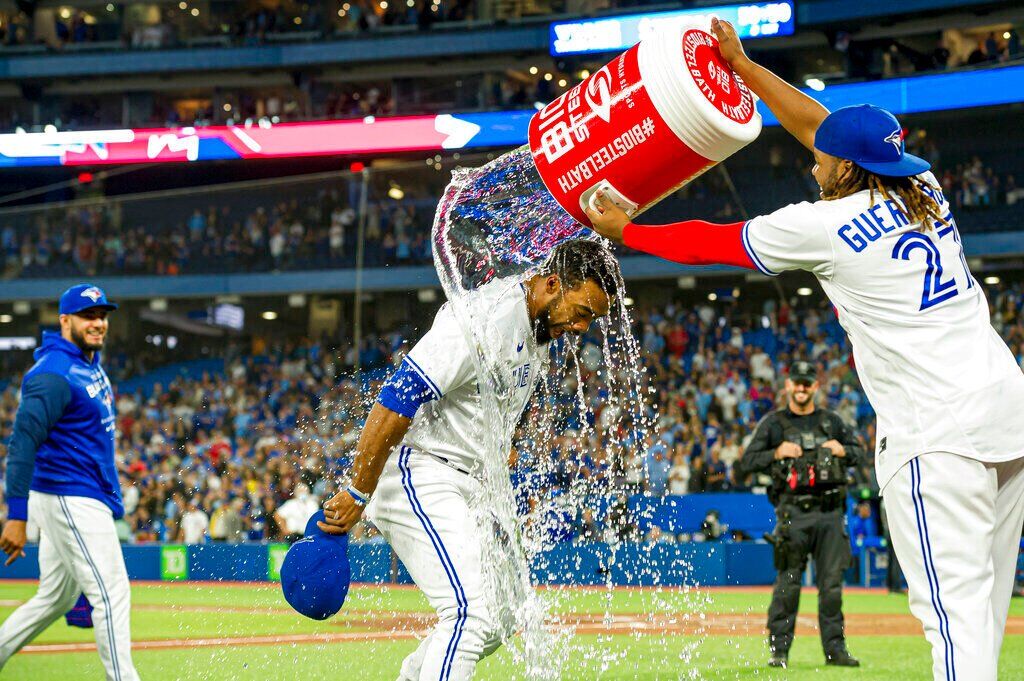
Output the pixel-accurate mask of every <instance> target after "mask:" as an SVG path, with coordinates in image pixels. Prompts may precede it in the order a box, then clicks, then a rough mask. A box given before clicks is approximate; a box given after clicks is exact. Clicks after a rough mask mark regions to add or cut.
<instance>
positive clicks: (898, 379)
mask: <svg viewBox="0 0 1024 681" xmlns="http://www.w3.org/2000/svg"><path fill="white" fill-rule="evenodd" d="M712 28H713V31H714V33H715V35H716V36H717V38H718V40H719V41H720V44H721V52H722V56H723V57H724V58H725V59H726V61H728V63H729V65H730V66H731V67H732V69H733V70H734V71H735V72H736V73H737V74H738V75H739V76H740V77H741V78H742V79H743V80H744V81H745V82H746V84H747V85H748V86H749V87H750V89H751V90H752V91H753V92H754V93H755V94H757V95H758V96H759V97H760V98H761V100H762V101H763V102H764V103H765V104H766V105H767V106H768V107H769V108H770V109H771V110H772V112H773V113H774V114H775V115H776V116H777V117H778V119H779V121H780V122H781V123H782V125H783V126H784V127H785V129H786V130H787V131H789V132H790V134H792V135H793V136H794V137H796V138H797V139H798V140H799V141H800V143H801V144H803V145H804V146H805V147H807V148H808V149H809V150H810V151H811V152H812V153H813V154H814V158H815V161H816V165H815V167H814V171H813V173H814V177H815V179H816V180H817V181H818V183H819V185H820V186H821V200H820V201H817V202H814V203H807V202H804V203H799V204H794V205H790V206H786V207H784V208H781V209H779V210H777V211H775V212H774V213H771V214H770V215H764V216H760V217H756V218H754V219H752V220H749V221H747V222H738V223H734V224H730V225H715V224H710V223H707V222H702V221H698V220H693V221H687V222H681V223H676V224H672V225H665V226H661V227H642V226H638V225H634V224H631V223H630V221H629V218H628V217H627V216H626V214H625V213H624V212H623V211H621V210H619V209H618V208H616V207H615V205H614V204H613V203H612V202H611V201H609V200H607V197H604V198H603V199H600V209H599V210H591V211H589V212H588V215H589V217H590V218H591V220H592V222H593V224H594V226H595V228H596V229H597V231H598V232H600V233H601V234H603V235H604V236H606V237H608V238H610V239H613V240H615V241H618V242H624V243H625V244H626V245H627V246H630V247H631V248H635V249H637V250H641V251H645V252H647V253H651V254H653V255H657V256H661V257H663V258H667V259H669V260H673V261H676V262H681V263H687V264H709V263H718V264H728V265H735V266H739V267H746V268H749V269H757V270H760V271H761V272H763V273H764V274H767V275H770V276H774V275H777V274H779V273H780V272H783V271H786V270H806V271H808V272H811V273H813V274H814V275H815V276H816V277H817V279H818V281H819V282H820V283H821V286H822V288H823V289H824V291H825V293H826V295H827V296H828V297H829V299H830V300H831V301H832V303H833V305H834V306H835V308H836V310H837V313H838V316H839V322H840V323H841V324H842V326H843V328H844V329H846V332H847V333H848V334H849V337H850V343H851V345H852V347H853V353H854V357H855V359H856V362H857V369H858V374H859V376H860V380H861V383H862V384H863V385H864V389H865V391H866V392H867V395H868V397H869V399H870V400H871V404H872V405H873V407H874V408H875V411H876V412H877V414H878V428H877V433H878V434H877V441H876V443H875V466H876V469H877V476H878V483H879V485H880V486H881V488H882V493H883V495H884V497H885V503H886V511H887V513H888V518H889V529H890V531H891V534H892V539H893V543H894V545H895V547H896V552H897V554H898V555H899V560H900V564H901V565H902V566H903V569H904V571H905V573H906V577H907V581H908V583H909V586H910V607H911V610H912V611H913V613H914V616H915V617H917V618H918V619H919V620H920V621H921V623H922V624H923V625H924V630H925V636H926V637H927V639H928V641H929V642H930V643H931V646H932V659H933V665H934V666H933V671H934V677H935V678H936V679H956V678H961V679H966V678H970V679H972V680H978V681H994V680H995V678H996V665H997V661H998V659H999V649H1000V647H1001V645H1002V640H1003V631H1004V628H1005V624H1006V617H1007V611H1008V609H1009V604H1010V595H1011V592H1012V588H1013V583H1014V572H1015V568H1016V562H1017V554H1018V544H1019V542H1020V533H1021V526H1022V523H1024V410H1022V409H1021V405H1022V404H1024V375H1022V373H1021V370H1020V368H1019V367H1018V366H1017V363H1016V362H1015V361H1014V358H1013V356H1012V355H1011V353H1010V352H1009V350H1008V349H1007V347H1006V345H1005V344H1004V343H1003V342H1002V341H1001V340H1000V338H999V336H998V334H997V333H996V332H995V330H994V329H993V328H992V326H991V325H990V323H989V307H988V301H987V300H986V299H985V294H984V293H983V292H982V290H981V287H980V286H979V285H978V283H977V282H976V281H975V279H974V277H972V276H971V272H970V269H969V268H968V266H967V262H966V259H965V258H964V254H963V250H962V248H961V244H960V235H959V233H958V232H957V227H956V223H955V221H954V219H953V215H952V213H951V212H950V208H949V204H948V203H947V201H946V198H945V197H944V196H943V195H942V191H941V189H940V187H939V184H938V182H937V181H936V179H935V176H934V175H932V173H931V172H929V164H928V163H927V162H925V161H924V160H922V159H920V158H917V157H915V156H912V155H910V154H907V153H906V152H905V151H904V145H903V140H902V130H901V127H900V125H899V124H898V123H897V121H896V119H895V118H894V117H893V116H892V114H890V113H888V112H887V111H884V110H882V109H879V108H877V107H873V106H868V105H862V106H854V107H846V108H843V109H839V110H837V111H835V112H832V113H829V112H828V111H827V110H826V109H825V108H824V107H822V106H821V105H820V104H818V103H817V102H816V101H815V100H813V99H811V98H810V97H808V96H806V95H804V94H803V93H801V92H799V91H798V90H796V89H795V88H792V87H790V86H789V85H787V84H786V83H785V82H783V81H782V80H781V79H779V78H778V77H776V76H775V75H774V74H772V73H771V72H770V71H768V70H767V69H765V68H763V67H761V66H758V65H757V64H755V63H754V62H752V61H751V60H750V59H749V58H748V57H747V56H746V55H745V54H744V52H743V48H742V47H741V45H740V42H739V39H738V38H737V37H736V33H735V31H734V30H733V28H732V26H730V25H729V24H728V23H726V22H720V21H717V20H716V21H714V22H713V27H712Z"/></svg>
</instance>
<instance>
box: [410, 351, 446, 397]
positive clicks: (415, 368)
mask: <svg viewBox="0 0 1024 681" xmlns="http://www.w3.org/2000/svg"><path fill="white" fill-rule="evenodd" d="M405 361H406V362H408V363H409V366H411V367H412V370H413V371H415V372H416V373H417V374H419V377H420V378H422V379H423V380H424V381H426V382H427V386H428V387H429V388H430V391H431V392H432V393H434V397H435V398H437V399H441V391H440V390H439V389H438V387H437V384H436V383H434V381H433V380H432V379H431V378H430V376H427V372H425V371H424V370H423V369H421V368H420V365H419V364H417V363H416V361H415V360H414V359H413V358H412V357H410V356H409V355H406V356H405Z"/></svg>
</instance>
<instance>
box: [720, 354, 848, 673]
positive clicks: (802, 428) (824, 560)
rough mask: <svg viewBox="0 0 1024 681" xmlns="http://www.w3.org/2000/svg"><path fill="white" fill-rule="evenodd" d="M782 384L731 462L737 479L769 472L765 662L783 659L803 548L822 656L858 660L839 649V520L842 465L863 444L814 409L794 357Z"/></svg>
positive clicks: (809, 370) (809, 374)
mask: <svg viewBox="0 0 1024 681" xmlns="http://www.w3.org/2000/svg"><path fill="white" fill-rule="evenodd" d="M786 391H787V393H788V396H789V402H788V404H787V406H786V407H785V408H784V409H779V410H778V411H774V412H772V413H770V414H768V415H767V416H765V417H764V418H763V419H762V420H761V422H760V423H759V424H758V425H757V430H756V431H754V436H753V438H752V439H751V441H750V444H749V445H748V446H747V450H746V451H745V452H744V454H743V456H742V458H740V459H739V460H738V461H737V462H736V473H737V477H738V478H742V477H746V476H747V475H749V474H751V473H767V474H769V475H770V476H771V479H772V484H771V489H770V490H769V495H768V498H769V500H770V501H771V502H772V505H774V506H775V515H776V521H777V522H776V526H775V531H774V532H773V533H772V534H771V535H765V538H766V539H768V540H769V541H770V542H771V543H772V544H773V545H774V547H775V567H776V569H777V570H778V577H777V578H776V580H775V588H774V590H773V592H772V602H771V606H770V607H769V608H768V631H769V640H768V643H769V647H770V648H771V658H770V660H769V662H768V665H769V666H771V667H785V666H787V664H788V660H789V648H790V646H791V645H792V643H793V631H794V629H795V627H796V613H797V607H798V605H799V603H800V579H801V575H802V574H803V571H804V569H805V568H806V566H807V557H808V555H813V557H814V567H815V571H816V573H817V584H818V623H819V625H820V628H821V643H822V647H823V648H824V650H825V663H826V664H829V665H836V666H842V667H858V666H860V663H859V662H858V661H857V659H856V658H854V657H853V656H851V655H850V653H849V651H847V649H846V637H845V634H844V631H843V611H842V606H843V592H842V584H843V572H844V571H845V570H846V568H847V567H849V565H850V560H851V552H850V539H849V535H848V533H847V531H846V523H845V510H846V482H847V468H849V467H851V466H855V465H857V464H858V463H859V462H860V460H861V459H862V458H863V454H864V450H863V447H862V446H861V444H860V443H859V442H858V441H857V439H856V437H855V435H854V434H853V432H851V430H850V429H849V428H848V427H847V426H846V424H844V423H843V421H842V420H841V419H840V418H839V416H838V415H837V414H835V413H834V412H830V411H827V410H824V409H816V408H815V405H814V398H815V395H816V394H817V392H818V380H817V371H816V369H815V367H814V366H812V365H811V364H810V363H808V362H803V361H797V362H793V364H792V365H791V366H790V369H789V377H788V378H787V379H786Z"/></svg>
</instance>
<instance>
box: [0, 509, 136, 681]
mask: <svg viewBox="0 0 1024 681" xmlns="http://www.w3.org/2000/svg"><path fill="white" fill-rule="evenodd" d="M28 514H29V518H31V519H32V521H33V522H35V523H36V524H37V525H38V526H39V531H40V538H39V590H38V591H36V595H35V596H33V597H32V598H31V599H29V600H28V601H27V602H26V603H24V604H22V605H21V606H20V607H19V608H18V609H17V610H15V611H14V612H13V613H11V616H10V617H8V618H7V620H6V621H4V623H3V626H0V668H2V667H3V666H4V664H5V663H6V662H7V660H8V659H10V657H11V656H12V655H14V653H16V652H18V651H19V650H21V648H22V647H23V646H24V645H25V644H27V643H29V642H30V641H31V640H32V639H34V638H35V637H36V636H38V635H39V634H40V633H42V631H43V630H44V629H46V628H47V627H48V626H50V624H52V623H53V622H54V621H55V620H57V619H58V618H60V617H62V616H63V615H64V613H66V612H67V611H68V610H70V609H71V608H72V607H74V605H75V601H77V600H78V595H79V594H80V593H84V594H85V596H86V598H88V599H89V603H91V604H92V606H93V611H92V620H93V624H94V625H95V633H96V647H97V649H98V650H99V653H100V660H101V661H102V662H103V667H104V668H105V669H106V677H107V679H108V680H109V681H137V680H138V678H139V675H138V674H137V673H136V671H135V666H134V665H133V664H132V651H131V636H130V632H129V609H130V606H131V603H130V591H129V583H128V572H127V570H126V569H125V566H124V555H123V554H122V553H121V545H120V543H119V542H118V540H117V532H116V531H115V529H114V517H113V514H112V513H111V512H110V509H109V508H107V507H106V505H104V504H103V503H102V502H100V501H97V500H95V499H89V498H86V497H65V496H57V495H53V494H43V493H41V492H31V493H30V494H29V498H28Z"/></svg>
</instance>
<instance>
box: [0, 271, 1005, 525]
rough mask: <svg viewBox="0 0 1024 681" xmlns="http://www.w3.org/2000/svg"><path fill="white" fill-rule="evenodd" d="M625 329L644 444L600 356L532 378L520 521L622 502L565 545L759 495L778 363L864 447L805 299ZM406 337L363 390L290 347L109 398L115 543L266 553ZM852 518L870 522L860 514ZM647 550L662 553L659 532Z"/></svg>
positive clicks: (638, 319) (13, 388) (641, 315)
mask: <svg viewBox="0 0 1024 681" xmlns="http://www.w3.org/2000/svg"><path fill="white" fill-rule="evenodd" d="M989 295H990V302H991V303H992V310H993V324H994V325H995V326H996V328H997V329H998V330H999V331H1000V332H1001V333H1002V335H1003V337H1004V338H1005V339H1006V340H1007V342H1008V343H1009V345H1010V347H1011V349H1012V350H1013V352H1014V353H1015V354H1016V356H1017V358H1018V360H1019V361H1020V362H1021V364H1022V366H1024V314H1022V307H1024V288H1022V287H1021V286H1019V285H1015V286H1012V287H1005V286H1004V287H998V288H993V289H992V290H990V292H989ZM634 321H635V326H634V334H635V336H636V338H637V340H638V342H639V344H640V347H641V351H642V356H643V362H644V365H645V368H646V372H645V374H646V377H647V378H646V380H648V381H649V383H650V387H651V388H653V392H652V393H651V394H652V398H651V401H650V402H649V404H648V410H647V411H646V413H643V412H639V413H638V415H637V418H638V419H639V420H644V421H646V422H647V423H650V424H653V426H652V427H651V428H650V430H649V432H648V433H647V434H646V436H643V435H642V434H637V432H638V431H637V430H636V429H635V428H633V427H632V426H633V425H635V423H634V422H631V421H630V420H629V418H628V416H627V417H625V418H624V417H623V411H624V410H625V409H626V407H625V405H626V403H625V402H623V401H622V400H616V399H614V398H613V397H610V396H609V395H608V393H607V387H606V386H604V385H602V384H601V383H600V379H599V377H598V372H597V368H598V367H599V366H600V364H601V359H602V352H603V350H602V348H603V347H604V346H603V344H602V343H601V342H600V339H599V338H598V337H596V336H593V337H590V336H588V337H587V338H585V339H583V341H582V344H581V347H580V349H579V350H578V352H577V353H576V355H575V357H576V358H577V359H576V361H575V364H576V365H577V366H578V369H579V372H578V373H577V372H576V371H575V370H573V369H572V368H570V369H569V370H568V371H566V372H564V373H563V374H561V375H556V376H554V377H553V378H552V380H550V381H548V383H547V387H546V389H544V390H542V391H541V393H540V396H539V397H538V398H537V399H535V400H534V402H533V403H532V406H531V408H530V409H529V410H528V414H527V416H526V417H525V418H524V422H523V426H522V428H521V431H522V432H521V435H520V437H519V438H518V440H517V442H518V444H517V449H518V451H519V452H520V456H519V460H518V462H517V463H516V464H515V465H514V466H513V480H514V481H515V482H516V484H517V486H518V488H519V490H520V492H521V497H522V500H523V502H524V508H525V507H526V506H529V505H532V504H535V503H537V502H538V501H539V500H542V499H550V498H551V497H555V496H559V495H565V494H568V493H570V492H572V493H576V494H583V495H599V496H603V497H605V498H613V499H618V500H621V501H622V502H623V503H622V504H619V505H616V503H614V502H613V503H612V505H611V506H610V507H609V510H608V516H607V517H604V518H603V517H600V516H599V515H598V514H595V513H593V512H592V511H590V510H586V509H582V510H580V511H579V513H578V514H577V515H576V516H575V517H574V518H572V519H571V522H572V525H573V527H572V530H571V532H569V533H568V534H566V535H565V538H569V537H574V538H576V539H578V540H586V539H589V538H593V537H594V536H597V535H599V534H600V533H603V532H605V531H606V530H607V529H608V528H610V527H615V528H617V530H618V531H619V532H622V533H625V535H624V536H629V533H630V532H631V531H632V532H635V530H636V519H632V520H631V519H629V517H628V516H629V512H628V509H627V508H626V507H625V500H626V499H627V498H628V497H629V496H630V495H636V494H644V495H648V496H653V497H661V496H664V495H668V494H671V495H679V494H691V493H699V492H705V491H726V490H731V489H748V488H749V486H750V485H756V484H759V482H760V483H763V481H758V480H742V479H736V477H735V476H734V475H733V465H734V464H735V462H736V460H737V459H738V458H739V457H741V456H742V451H743V447H744V445H745V443H746V441H747V439H748V438H749V436H750V434H751V432H752V430H753V428H754V426H755V425H756V423H757V421H758V420H759V418H760V417H761V416H763V415H764V414H765V413H766V412H768V411H769V410H771V409H773V408H775V406H776V405H778V404H780V399H782V398H783V396H782V395H781V394H780V393H781V390H780V387H781V385H782V380H783V378H784V371H785V367H786V366H787V364H788V362H789V361H790V360H792V359H794V358H798V357H799V358H807V359H810V360H812V361H813V362H814V363H815V364H816V365H817V366H818V367H819V370H820V380H821V385H822V389H821V397H822V401H823V403H824V404H826V405H827V406H829V407H830V408H833V409H835V410H837V411H838V412H839V414H840V415H841V416H842V418H843V419H844V420H846V421H847V422H848V423H850V424H851V425H853V426H855V427H856V429H857V431H858V432H859V433H860V435H861V436H862V437H863V438H864V440H865V443H866V444H867V445H868V451H869V452H870V451H872V450H873V448H872V445H873V442H872V440H873V431H872V428H873V419H872V412H871V409H870V407H869V405H868V404H867V401H866V399H865V397H864V394H863V392H862V390H861V388H860V385H859V383H858V381H857V377H856V373H855V371H854V369H853V366H852V359H851V355H850V352H849V349H848V347H847V345H846V342H845V337H844V336H843V334H842V331H841V329H840V328H839V327H838V324H837V322H836V320H835V317H834V315H833V313H832V311H831V308H830V307H829V306H827V305H825V304H822V303H821V302H820V301H819V302H813V299H811V298H805V299H799V302H798V304H797V305H796V306H795V307H794V306H792V305H790V304H789V303H777V302H775V301H771V300H768V301H766V302H765V303H764V305H763V307H762V309H759V310H753V311H751V310H742V309H741V307H740V306H739V304H738V302H737V301H726V300H718V301H716V302H715V303H713V304H712V303H707V304H700V305H697V306H695V307H685V306H682V305H678V304H671V305H668V306H665V307H658V308H654V307H639V308H637V309H635V314H634ZM410 337H412V338H414V336H412V334H410V333H409V330H408V329H398V330H395V331H394V332H392V333H387V334H382V335H380V336H379V337H377V338H374V339H372V340H369V341H366V342H365V343H364V344H363V346H362V347H361V348H360V349H359V351H358V352H359V356H360V360H361V363H362V366H363V367H365V368H366V369H367V372H368V373H367V374H366V375H365V376H368V377H370V378H369V379H367V380H368V383H367V384H366V385H360V384H359V383H357V381H355V380H353V379H352V378H351V375H352V374H351V372H352V367H353V365H354V363H355V361H356V355H357V350H356V349H355V348H353V347H351V346H350V345H345V344H340V345H337V344H332V343H330V342H309V341H303V342H297V343H292V344H288V345H284V346H281V347H277V348H275V349H273V350H271V351H269V352H267V353H266V354H265V355H262V356H259V357H256V356H246V355H243V354H241V353H239V352H237V351H231V352H229V353H228V354H227V356H226V357H225V358H224V367H225V368H224V371H223V372H208V373H204V374H202V375H199V376H191V377H189V376H187V375H182V376H181V377H178V378H175V379H174V380H172V381H170V382H168V383H166V384H160V383H152V384H149V386H148V387H146V388H142V387H140V388H139V389H138V390H135V391H125V390H119V391H118V395H117V409H118V416H119V423H118V440H119V443H118V456H119V468H120V475H121V483H122V489H123V492H124V499H125V509H126V515H125V517H124V519H123V520H122V521H120V523H119V527H120V530H121V532H122V538H123V540H124V541H126V542H146V541H184V542H187V543H197V542H204V541H225V542H238V541H272V540H283V539H287V538H294V537H296V536H298V535H299V534H301V531H302V526H303V523H304V520H305V518H306V517H308V515H309V513H311V512H312V510H311V509H315V508H316V506H317V504H318V500H319V499H322V498H324V497H325V495H328V494H331V493H332V492H333V490H334V485H335V480H336V476H337V474H338V473H339V472H340V471H343V470H345V468H346V466H347V465H348V463H349V456H350V452H351V450H352V448H353V446H354V443H355V440H356V438H357V437H358V432H359V427H360V425H361V423H362V421H363V419H364V418H365V415H366V413H367V409H368V407H369V406H370V403H369V402H368V401H367V400H368V399H372V397H373V396H375V395H376V393H377V391H378V390H379V386H380V380H381V379H383V378H384V376H386V374H387V370H388V368H389V367H391V366H393V365H394V364H395V363H396V362H398V361H400V358H401V357H402V355H403V353H404V351H405V350H406V349H407V347H408V343H407V342H406V339H407V338H410ZM109 363H110V364H111V366H112V368H113V369H114V370H115V373H116V369H117V367H123V366H125V363H124V358H123V357H119V355H118V352H117V351H116V349H113V348H112V351H111V357H110V359H109ZM25 368H27V367H25ZM577 377H578V378H577ZM578 380H582V382H583V386H582V394H583V395H584V396H585V397H584V400H585V402H586V404H587V406H588V407H589V410H587V411H586V412H584V413H581V412H580V410H579V408H578V406H577V405H578V402H577V400H578V397H577V395H579V394H580V393H579V392H578V391H577V388H578V384H577V381H578ZM17 390H18V380H17V376H15V377H13V380H12V381H11V382H9V383H8V384H7V386H6V388H5V389H4V390H3V392H0V442H4V443H5V442H6V441H7V439H8V438H9V437H10V433H11V429H12V423H13V418H14V414H15V412H16V409H17V404H18V395H17ZM637 422H639V421H637ZM641 438H642V439H641ZM2 447H3V445H2V444H0V449H2ZM0 453H2V452H0ZM3 459H4V457H2V456H0V461H3ZM854 481H855V482H856V484H858V485H859V486H861V487H863V488H864V489H867V490H872V486H873V484H874V483H873V473H872V465H871V463H870V462H867V463H866V464H865V466H864V467H863V468H862V469H860V470H857V471H854ZM858 515H863V516H865V517H864V518H862V520H864V523H862V524H864V525H865V527H869V526H871V523H872V522H873V516H872V509H871V508H870V507H869V508H867V509H866V512H865V511H862V510H858ZM869 518H870V519H872V520H871V521H870V522H869V520H868V519H869ZM609 519H612V520H614V522H609ZM865 531H867V530H865ZM652 534H653V536H652ZM356 536H357V538H359V539H369V538H372V537H373V531H372V528H369V529H368V528H367V527H366V526H361V527H360V528H359V530H358V531H357V533H356ZM647 539H648V540H649V541H674V540H676V538H675V537H671V536H661V533H660V532H659V531H658V528H651V531H650V532H649V533H648V536H647Z"/></svg>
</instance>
